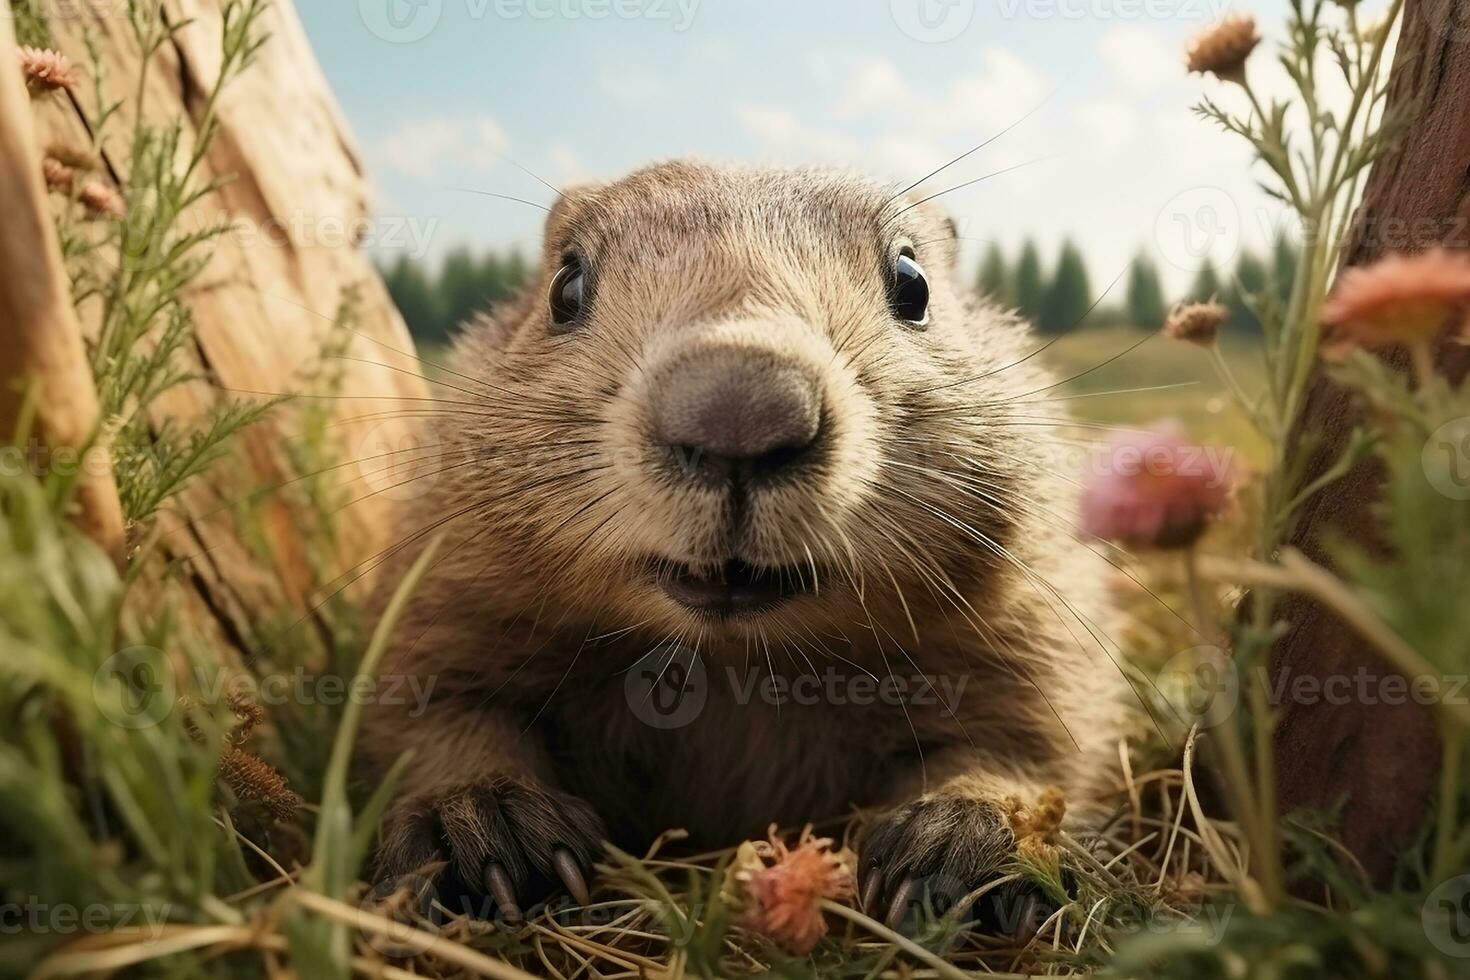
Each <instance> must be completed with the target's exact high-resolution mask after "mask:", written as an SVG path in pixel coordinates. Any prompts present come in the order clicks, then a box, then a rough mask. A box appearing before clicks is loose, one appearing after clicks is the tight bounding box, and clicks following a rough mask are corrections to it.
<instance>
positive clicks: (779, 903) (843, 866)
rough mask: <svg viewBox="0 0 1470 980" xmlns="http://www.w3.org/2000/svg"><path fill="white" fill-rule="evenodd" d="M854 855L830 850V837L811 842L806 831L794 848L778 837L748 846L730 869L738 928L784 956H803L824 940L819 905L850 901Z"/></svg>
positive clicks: (773, 834)
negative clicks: (765, 940)
mask: <svg viewBox="0 0 1470 980" xmlns="http://www.w3.org/2000/svg"><path fill="white" fill-rule="evenodd" d="M855 864H856V857H855V855H854V854H853V853H852V852H851V851H850V850H847V849H846V848H843V849H842V850H838V851H834V850H832V840H831V838H828V837H813V836H812V828H811V826H810V825H808V826H807V827H806V828H805V829H803V830H802V832H801V836H800V837H799V838H798V839H797V842H796V846H795V847H794V848H792V847H787V846H786V844H785V842H784V841H782V840H781V839H780V838H779V837H777V836H776V828H775V826H774V825H772V827H771V830H770V840H769V841H746V842H745V843H744V844H741V845H740V849H739V850H738V851H737V852H736V855H735V863H734V865H733V866H732V867H731V871H730V873H731V878H732V879H733V884H734V886H735V888H734V892H733V894H732V895H731V896H730V897H731V899H732V901H733V902H734V903H735V904H737V905H739V906H741V924H742V925H744V926H745V927H746V928H748V929H752V930H754V931H756V932H759V933H761V934H762V935H764V936H766V937H767V938H769V939H770V940H772V941H773V942H775V943H776V945H778V946H780V947H781V948H782V949H784V950H785V951H786V952H788V953H791V954H793V955H797V956H805V955H806V954H807V953H810V952H811V951H812V950H813V949H814V948H816V945H817V943H818V942H819V941H820V940H821V938H822V937H823V936H825V935H826V934H827V920H826V919H824V918H823V917H822V904H821V903H822V900H823V899H832V900H834V901H847V900H850V899H851V898H852V897H853V895H854V894H855V893H856V889H857V886H856V882H855V880H854V867H855Z"/></svg>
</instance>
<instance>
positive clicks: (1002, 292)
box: [975, 242, 1015, 306]
mask: <svg viewBox="0 0 1470 980" xmlns="http://www.w3.org/2000/svg"><path fill="white" fill-rule="evenodd" d="M1013 286H1014V284H1013V283H1012V282H1011V272H1010V269H1008V268H1007V267H1006V257H1005V255H1004V254H1003V253H1002V252H1001V250H1000V245H998V244H997V243H995V242H991V243H990V247H989V248H987V249H986V250H985V258H984V259H983V260H982V261H981V263H980V274H979V277H978V278H977V279H976V281H975V289H976V291H977V292H979V294H980V295H981V296H984V297H986V298H987V299H991V300H994V301H995V302H997V303H999V304H1001V305H1002V306H1010V305H1012V304H1013V303H1015V296H1014V293H1015V290H1014V288H1013Z"/></svg>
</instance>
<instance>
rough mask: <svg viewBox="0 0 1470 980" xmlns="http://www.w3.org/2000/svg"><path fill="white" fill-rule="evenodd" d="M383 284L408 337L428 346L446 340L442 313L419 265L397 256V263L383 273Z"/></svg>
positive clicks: (435, 294) (433, 291)
mask: <svg viewBox="0 0 1470 980" xmlns="http://www.w3.org/2000/svg"><path fill="white" fill-rule="evenodd" d="M383 282H384V284H385V285H386V286H387V287H388V295H389V296H391V297H393V303H394V305H395V306H397V307H398V312H399V313H401V314H402V315H403V321H404V323H406V324H408V330H409V332H410V333H411V334H413V335H414V336H415V337H416V338H418V339H419V340H423V341H428V342H430V343H439V342H442V341H443V340H444V339H445V336H444V316H443V311H442V309H441V307H440V304H439V301H438V296H437V293H436V291H435V289H434V287H433V286H432V285H430V283H429V277H428V276H427V275H425V274H424V270H423V267H422V266H421V265H419V264H418V263H417V262H415V261H414V260H412V259H410V258H409V257H408V256H407V255H399V256H398V260H397V261H396V262H394V263H393V264H392V265H391V266H389V267H388V268H386V269H384V270H383Z"/></svg>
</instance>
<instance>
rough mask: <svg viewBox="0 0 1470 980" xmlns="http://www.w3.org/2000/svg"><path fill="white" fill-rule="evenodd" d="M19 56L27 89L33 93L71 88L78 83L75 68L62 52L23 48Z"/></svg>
mask: <svg viewBox="0 0 1470 980" xmlns="http://www.w3.org/2000/svg"><path fill="white" fill-rule="evenodd" d="M18 56H19V58H20V69H21V71H22V72H24V73H25V76H26V87H27V88H29V89H30V90H31V91H32V92H46V91H54V90H56V89H59V88H71V87H72V86H73V85H75V84H76V82H77V71H76V68H75V66H73V65H72V63H71V59H70V58H68V57H67V56H66V55H64V54H62V53H61V52H60V51H50V50H47V49H45V48H32V47H22V48H20V49H19V52H18Z"/></svg>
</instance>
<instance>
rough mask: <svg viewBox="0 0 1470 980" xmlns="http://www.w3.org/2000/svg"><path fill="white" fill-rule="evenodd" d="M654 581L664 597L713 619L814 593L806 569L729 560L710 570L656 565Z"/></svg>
mask: <svg viewBox="0 0 1470 980" xmlns="http://www.w3.org/2000/svg"><path fill="white" fill-rule="evenodd" d="M656 567H657V570H656V573H655V578H656V581H657V582H658V585H659V588H661V589H663V591H664V594H665V595H667V596H668V597H669V598H670V599H673V600H674V601H675V602H677V603H678V604H679V605H681V606H684V607H685V608H686V609H691V610H694V611H696V612H701V613H705V614H706V615H713V616H735V615H739V614H742V613H757V612H764V611H766V610H768V609H772V608H774V607H776V606H779V605H781V604H782V603H784V602H786V601H787V600H789V599H793V598H795V597H796V596H798V595H802V594H804V593H807V592H814V591H815V590H816V582H815V581H814V578H813V574H812V570H811V569H810V568H807V567H797V566H785V567H759V566H755V565H748V564H746V563H745V562H743V561H741V560H740V559H738V558H732V559H730V560H729V561H727V562H725V564H724V565H722V566H720V567H719V568H717V569H715V570H713V571H696V570H695V569H693V568H691V567H689V566H688V565H675V564H670V563H669V562H666V561H665V562H658V563H656Z"/></svg>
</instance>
